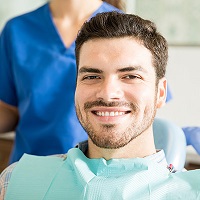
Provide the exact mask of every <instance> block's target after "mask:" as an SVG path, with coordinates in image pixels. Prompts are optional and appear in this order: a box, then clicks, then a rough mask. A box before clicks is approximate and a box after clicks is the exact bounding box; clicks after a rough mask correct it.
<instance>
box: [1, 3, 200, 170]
mask: <svg viewBox="0 0 200 200" xmlns="http://www.w3.org/2000/svg"><path fill="white" fill-rule="evenodd" d="M45 2H46V1H45V0H7V1H6V2H5V0H0V4H1V7H0V31H1V30H2V28H3V26H4V25H5V23H6V21H7V20H9V19H10V18H12V17H15V16H17V15H20V14H22V13H25V12H28V11H31V10H33V9H35V8H37V7H39V6H40V5H42V4H44V3H45ZM125 3H126V12H127V13H134V14H138V15H139V16H141V17H143V18H147V19H150V20H152V21H154V22H155V23H156V25H157V27H158V30H159V31H160V32H161V34H162V35H164V36H165V38H166V39H167V41H168V43H169V62H168V69H167V79H168V82H169V87H170V90H171V92H172V96H173V98H172V100H171V101H170V102H169V103H167V104H166V106H165V107H164V108H162V109H160V110H159V112H158V114H157V115H158V117H161V118H165V119H169V120H171V121H173V122H174V123H176V124H177V125H179V126H181V127H184V126H200V80H199V78H200V59H199V57H200V34H199V31H200V12H199V10H200V1H199V0H193V1H188V0H176V1H174V0H163V1H157V0H126V1H125ZM0 59H1V58H0ZM13 137H14V134H13V133H10V134H9V135H7V136H6V137H5V136H3V137H2V136H1V138H0V171H1V170H2V169H3V168H4V163H6V162H7V159H8V156H9V153H10V149H11V147H12V140H13ZM187 162H188V163H192V164H194V165H196V166H195V167H196V168H200V167H199V165H200V157H199V156H198V155H197V153H196V152H195V150H194V149H193V148H192V147H188V151H187Z"/></svg>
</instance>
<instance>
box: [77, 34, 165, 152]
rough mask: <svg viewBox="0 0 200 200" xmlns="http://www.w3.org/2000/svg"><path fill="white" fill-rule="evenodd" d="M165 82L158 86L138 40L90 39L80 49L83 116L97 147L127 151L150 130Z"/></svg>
mask: <svg viewBox="0 0 200 200" xmlns="http://www.w3.org/2000/svg"><path fill="white" fill-rule="evenodd" d="M165 84H166V81H165V83H164V81H163V82H162V83H159V84H158V88H157V86H156V74H155V69H154V67H153V65H152V55H151V52H150V51H149V50H148V49H146V48H145V47H144V46H143V45H142V44H141V43H139V42H138V41H136V40H135V39H133V38H128V37H126V38H115V39H96V40H90V41H88V42H86V43H84V44H83V46H82V47H81V51H80V62H79V69H78V78H77V88H76V94H75V103H76V112H77V115H78V118H79V120H80V122H81V124H82V126H83V127H84V129H85V130H86V131H87V133H88V136H89V138H90V139H91V140H92V142H93V143H94V144H95V145H96V146H98V147H101V148H109V149H115V148H120V147H123V146H125V145H126V144H128V143H129V142H130V141H132V140H133V139H134V138H136V137H137V136H139V135H140V134H141V133H143V132H144V131H148V130H149V129H150V128H151V125H152V121H153V119H154V116H155V113H156V108H157V107H159V105H160V104H161V102H160V101H161V100H160V96H164V95H165V92H164V90H165V88H164V87H165ZM163 101H164V98H163Z"/></svg>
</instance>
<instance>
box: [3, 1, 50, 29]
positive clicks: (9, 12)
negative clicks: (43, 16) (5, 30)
mask: <svg viewBox="0 0 200 200" xmlns="http://www.w3.org/2000/svg"><path fill="white" fill-rule="evenodd" d="M45 2H46V0H6V1H5V0H0V5H1V6H0V30H1V29H2V27H3V26H4V24H5V22H6V21H7V20H8V19H10V18H11V17H14V16H16V15H19V14H22V13H25V12H28V11H31V10H33V9H35V8H37V7H39V6H40V5H42V4H44V3H45Z"/></svg>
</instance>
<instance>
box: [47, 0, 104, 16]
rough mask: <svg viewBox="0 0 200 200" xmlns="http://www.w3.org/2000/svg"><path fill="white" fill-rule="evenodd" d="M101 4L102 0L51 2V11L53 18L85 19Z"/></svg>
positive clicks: (58, 0) (61, 0) (55, 0)
mask: <svg viewBox="0 0 200 200" xmlns="http://www.w3.org/2000/svg"><path fill="white" fill-rule="evenodd" d="M101 4H102V1H101V0H51V1H50V10H51V13H52V16H53V18H64V17H70V18H73V17H74V18H81V17H82V18H83V17H85V15H87V14H88V15H89V14H91V13H93V12H94V11H95V10H96V9H97V8H98V7H99V6H100V5H101Z"/></svg>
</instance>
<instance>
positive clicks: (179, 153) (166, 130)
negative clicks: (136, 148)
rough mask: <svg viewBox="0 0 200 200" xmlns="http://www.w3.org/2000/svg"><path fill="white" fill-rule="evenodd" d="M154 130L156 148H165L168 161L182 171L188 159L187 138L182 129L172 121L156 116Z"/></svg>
mask: <svg viewBox="0 0 200 200" xmlns="http://www.w3.org/2000/svg"><path fill="white" fill-rule="evenodd" d="M153 132H154V142H155V146H156V149H163V150H164V152H165V156H166V160H167V163H168V164H173V166H174V168H175V169H176V170H178V171H182V170H183V169H184V165H185V159H186V138H185V135H184V132H183V131H182V129H181V128H180V127H179V126H177V125H176V124H174V123H173V122H171V121H168V120H165V119H161V118H155V120H154V123H153Z"/></svg>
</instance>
